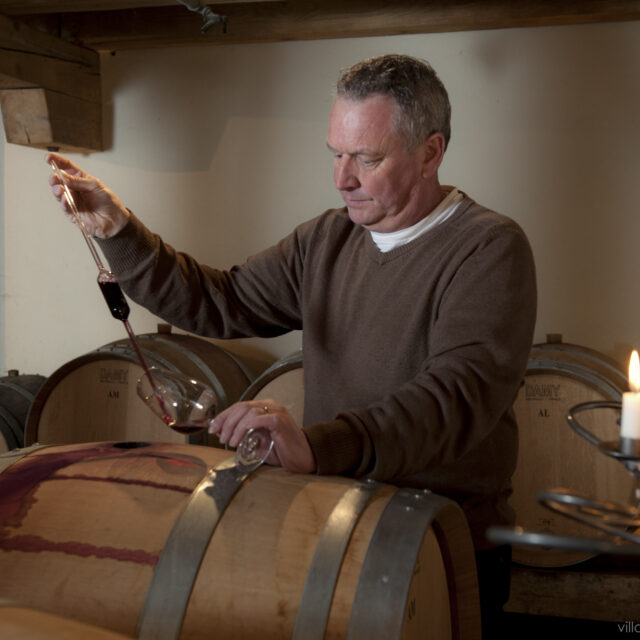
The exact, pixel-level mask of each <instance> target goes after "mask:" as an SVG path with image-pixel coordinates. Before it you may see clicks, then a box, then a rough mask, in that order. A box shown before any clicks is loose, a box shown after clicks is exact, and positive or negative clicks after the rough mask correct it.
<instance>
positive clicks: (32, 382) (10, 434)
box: [0, 369, 46, 453]
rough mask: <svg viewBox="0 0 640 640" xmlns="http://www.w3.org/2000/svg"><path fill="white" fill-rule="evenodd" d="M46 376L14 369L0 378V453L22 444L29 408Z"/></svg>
mask: <svg viewBox="0 0 640 640" xmlns="http://www.w3.org/2000/svg"><path fill="white" fill-rule="evenodd" d="M45 380H46V378H45V377H44V376H41V375H37V374H35V375H32V374H22V375H21V374H20V373H19V371H17V370H16V369H12V370H10V371H8V375H7V376H4V377H2V378H0V453H2V452H3V451H10V450H11V449H16V448H18V447H22V446H23V445H24V429H25V423H26V421H27V415H28V414H29V409H30V408H31V405H32V404H33V402H34V400H35V398H36V394H37V393H38V390H39V389H40V388H41V387H42V385H43V384H44V382H45Z"/></svg>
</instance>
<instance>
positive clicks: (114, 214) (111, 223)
mask: <svg viewBox="0 0 640 640" xmlns="http://www.w3.org/2000/svg"><path fill="white" fill-rule="evenodd" d="M45 159H46V161H47V163H49V164H50V163H51V162H52V161H53V162H54V163H55V164H56V166H57V167H58V169H60V171H62V172H64V178H65V182H66V184H67V186H68V187H69V190H70V191H71V195H72V196H73V199H74V201H75V203H76V207H77V209H78V214H79V216H80V219H81V220H82V222H83V223H84V225H85V227H86V228H87V231H88V232H89V234H90V235H92V236H96V237H97V238H111V237H112V236H114V235H116V233H118V231H120V230H121V229H122V228H123V227H124V226H125V225H126V224H127V222H128V221H129V212H128V211H127V209H126V208H125V206H124V205H123V204H122V202H121V201H120V199H119V198H118V196H116V194H115V193H113V191H111V189H109V188H107V187H106V186H105V185H104V184H103V183H102V182H100V180H98V179H97V178H94V177H93V176H92V175H89V174H88V173H86V172H84V171H82V169H80V168H79V167H77V166H76V165H75V164H73V162H71V161H70V160H68V159H67V158H65V157H64V156H61V155H59V154H57V153H48V154H47V156H46V158H45ZM49 184H50V185H51V192H52V193H53V196H54V197H55V198H56V200H58V201H59V202H60V204H61V205H62V208H63V210H64V212H65V213H66V214H67V216H68V217H69V218H70V219H71V221H72V222H76V220H75V217H74V215H73V213H72V211H71V209H70V207H69V205H68V203H67V199H66V197H65V195H64V188H63V186H62V185H61V184H60V179H59V178H58V176H57V175H56V174H55V173H52V174H51V177H50V178H49Z"/></svg>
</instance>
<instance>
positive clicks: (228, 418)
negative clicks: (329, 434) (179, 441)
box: [209, 400, 316, 473]
mask: <svg viewBox="0 0 640 640" xmlns="http://www.w3.org/2000/svg"><path fill="white" fill-rule="evenodd" d="M259 427H263V428H265V429H267V430H268V431H269V433H270V435H271V438H272V440H273V449H272V450H271V453H270V454H269V456H268V457H267V460H266V462H267V463H268V464H273V465H280V466H282V467H284V468H285V469H286V470H287V471H292V472H294V473H313V472H314V471H315V470H316V461H315V459H314V457H313V452H312V451H311V447H310V446H309V442H308V440H307V438H306V437H305V435H304V432H303V431H302V429H300V427H298V425H297V424H296V422H295V420H294V419H293V418H292V417H291V414H290V413H289V412H288V411H287V410H286V409H285V408H284V407H283V406H282V405H281V404H279V403H277V402H275V401H274V400H251V401H249V402H237V403H236V404H234V405H232V406H230V407H229V408H228V409H225V410H224V411H222V412H221V413H220V414H218V415H217V416H216V419H215V420H214V421H213V424H212V425H211V426H210V427H209V433H213V434H215V435H217V436H218V438H219V440H220V442H221V443H222V444H228V445H229V446H231V447H237V446H238V444H239V442H240V441H241V440H242V438H243V437H244V435H245V434H246V433H247V431H249V429H258V428H259Z"/></svg>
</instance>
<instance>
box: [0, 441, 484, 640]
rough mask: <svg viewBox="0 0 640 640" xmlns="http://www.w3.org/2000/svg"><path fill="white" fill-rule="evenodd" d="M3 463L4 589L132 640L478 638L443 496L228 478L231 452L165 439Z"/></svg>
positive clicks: (64, 449)
mask: <svg viewBox="0 0 640 640" xmlns="http://www.w3.org/2000/svg"><path fill="white" fill-rule="evenodd" d="M20 455H22V457H20ZM231 460H232V459H231ZM3 464H4V471H0V598H4V599H11V600H13V601H17V602H20V603H22V604H23V605H24V606H26V607H31V608H35V609H38V610H41V611H45V612H49V613H52V614H55V615H58V616H62V617H64V618H67V619H75V620H78V621H80V622H83V623H85V624H90V625H95V626H97V627H101V628H104V629H108V630H111V631H114V632H117V633H121V634H124V635H128V636H136V637H140V638H141V639H142V640H144V639H145V638H147V639H149V638H153V640H163V639H164V638H178V637H179V638H182V639H187V638H189V639H199V638H203V639H204V638H210V637H211V636H212V633H214V632H215V636H216V637H220V638H225V640H234V639H238V640H239V639H242V640H253V639H255V640H258V639H259V640H274V639H284V638H287V639H289V638H294V639H300V638H305V640H311V639H313V638H331V639H338V638H340V639H347V640H353V639H355V638H367V639H368V640H376V639H380V640H383V639H384V640H392V639H394V638H403V639H405V640H411V639H413V638H416V639H417V638H420V639H421V640H422V639H425V638H428V639H432V640H446V639H447V638H457V639H464V640H473V639H474V638H475V639H478V638H479V637H480V630H479V615H480V612H479V603H478V591H477V580H476V573H475V557H474V551H473V547H472V542H471V537H470V534H469V529H468V526H467V523H466V520H465V518H464V515H463V513H462V511H461V509H460V508H459V507H458V506H457V505H456V504H455V503H453V502H451V501H450V500H447V499H445V498H442V497H440V496H436V495H434V494H430V493H428V492H416V491H415V490H408V489H397V488H395V487H391V486H389V485H379V484H377V483H367V482H358V481H355V480H350V479H347V478H342V477H332V476H317V475H303V474H291V473H288V472H286V471H284V470H283V469H281V468H275V467H266V466H263V467H260V468H259V469H257V470H256V471H254V472H253V473H251V474H249V475H246V474H245V475H241V476H240V477H239V476H238V473H239V472H238V470H237V468H236V467H235V466H233V465H232V464H230V463H229V453H228V452H226V451H223V450H221V449H216V448H213V447H202V446H196V445H185V444H177V443H141V442H139V443H136V442H127V443H125V442H118V443H110V442H102V443H85V444H72V445H62V446H43V447H40V448H37V447H32V448H30V449H28V450H22V451H17V452H14V453H13V455H12V454H5V455H4V456H0V470H1V469H2V468H3ZM189 576H191V578H189ZM182 603H183V604H182Z"/></svg>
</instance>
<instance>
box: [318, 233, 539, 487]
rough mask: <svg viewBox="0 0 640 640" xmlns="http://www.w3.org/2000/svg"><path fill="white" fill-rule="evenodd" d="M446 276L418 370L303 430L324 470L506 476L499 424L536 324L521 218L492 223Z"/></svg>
mask: <svg viewBox="0 0 640 640" xmlns="http://www.w3.org/2000/svg"><path fill="white" fill-rule="evenodd" d="M442 280H443V281H444V280H446V282H443V285H442V294H441V295H440V296H439V298H438V299H437V300H434V305H435V307H436V313H435V320H434V322H433V325H432V326H430V327H429V328H428V331H429V337H428V343H429V355H428V357H427V358H426V360H425V361H424V362H423V363H422V365H421V367H420V369H419V371H418V372H417V374H416V375H415V376H414V377H413V378H412V379H410V380H408V381H407V382H406V383H404V384H403V385H401V386H400V387H399V388H397V389H395V390H392V391H391V392H390V393H388V394H387V395H386V396H384V397H383V398H381V399H380V400H378V401H376V402H374V403H373V404H370V405H369V406H366V407H357V408H353V409H351V410H349V411H345V412H343V413H341V414H340V415H338V416H337V417H336V419H335V420H333V421H330V422H327V423H322V424H315V425H312V426H310V427H309V428H308V429H307V437H308V439H309V441H310V443H311V446H312V449H313V451H314V455H315V457H316V461H317V465H318V470H319V472H320V473H332V474H335V473H339V474H340V473H342V474H344V473H349V474H354V475H356V476H361V475H365V474H368V475H371V476H373V477H375V478H377V479H379V480H382V481H389V482H394V481H397V480H398V479H399V478H408V477H411V476H415V475H416V474H424V473H425V472H430V471H432V470H434V469H438V472H442V473H444V474H446V473H447V472H448V471H447V470H448V469H449V470H451V473H452V476H456V477H459V476H460V474H465V473H468V474H473V473H474V471H475V468H480V467H484V468H485V470H486V468H487V467H490V466H491V465H492V464H494V465H496V467H499V466H500V465H503V466H505V469H500V470H497V469H496V474H500V475H501V476H504V475H507V476H508V475H510V473H509V472H508V470H507V469H506V466H507V465H511V464H513V463H512V461H510V460H509V461H507V460H506V458H512V456H513V452H514V451H515V443H514V441H513V440H512V439H511V440H510V441H509V442H506V441H505V442H500V440H501V439H503V440H506V438H504V437H503V436H504V433H500V432H499V429H497V428H496V427H497V426H498V425H500V424H501V422H503V421H504V417H505V415H507V414H508V412H509V411H510V407H511V405H512V403H513V400H514V398H515V395H516V393H517V391H518V388H519V386H520V384H521V381H522V377H523V374H524V371H525V368H526V363H527V358H528V355H529V351H530V347H531V341H532V336H533V328H534V324H535V315H536V282H535V269H534V263H533V257H532V254H531V250H530V247H529V244H528V242H527V240H526V237H525V236H524V234H523V233H522V231H521V230H520V229H519V228H518V227H517V226H516V225H513V226H511V227H508V228H506V229H505V228H504V225H503V226H502V227H496V229H495V230H493V231H492V232H491V233H488V234H486V236H485V237H484V239H483V240H482V241H481V242H478V243H476V245H475V246H474V247H473V249H472V250H471V249H470V250H468V251H466V253H465V255H464V259H462V260H461V261H460V263H459V264H456V266H455V269H454V270H453V271H452V272H451V273H450V274H448V275H447V273H446V272H444V273H443V274H442ZM509 437H512V436H509ZM501 447H502V452H503V453H505V455H504V456H502V458H503V459H500V457H501V454H500V452H501ZM489 452H490V455H491V456H492V457H494V458H495V459H494V460H488V459H487V458H488V456H489ZM511 471H512V469H511ZM489 473H491V472H489ZM485 474H486V471H485Z"/></svg>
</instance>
